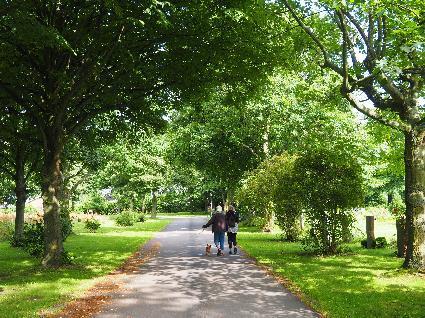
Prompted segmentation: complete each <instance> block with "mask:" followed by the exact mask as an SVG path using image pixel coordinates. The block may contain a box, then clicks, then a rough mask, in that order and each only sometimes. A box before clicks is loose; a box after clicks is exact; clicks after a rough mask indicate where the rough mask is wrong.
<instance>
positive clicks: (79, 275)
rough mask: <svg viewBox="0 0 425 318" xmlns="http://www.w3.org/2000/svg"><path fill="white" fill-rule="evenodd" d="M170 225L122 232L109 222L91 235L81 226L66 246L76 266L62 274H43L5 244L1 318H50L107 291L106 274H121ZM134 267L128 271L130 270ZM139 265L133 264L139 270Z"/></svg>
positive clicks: (0, 262) (1, 249) (149, 224)
mask: <svg viewBox="0 0 425 318" xmlns="http://www.w3.org/2000/svg"><path fill="white" fill-rule="evenodd" d="M169 222H170V220H147V221H146V222H145V223H137V224H136V225H134V226H131V227H117V226H115V225H114V224H113V222H112V221H108V222H107V223H106V224H103V225H102V227H101V228H100V229H99V231H98V233H89V232H88V231H86V230H85V229H84V227H83V224H81V223H77V224H76V226H75V228H74V231H75V233H76V234H75V235H71V236H70V237H69V238H68V240H67V241H66V242H65V249H66V250H67V251H69V252H70V253H71V254H72V255H73V256H74V257H75V260H74V263H75V264H74V265H73V266H69V267H64V268H60V269H57V270H47V269H43V268H42V267H41V266H40V264H39V261H37V260H35V259H33V258H31V257H29V256H28V255H27V254H26V253H25V252H23V251H21V250H19V249H13V248H11V247H9V245H8V243H6V242H0V317H8V318H14V317H16V318H18V317H19V318H26V317H39V316H40V315H41V316H42V317H43V316H44V317H45V316H47V315H51V314H53V313H55V312H58V311H59V310H60V309H61V308H60V304H63V303H65V302H67V301H70V300H72V299H75V298H79V297H82V296H83V295H84V292H85V291H87V290H88V289H90V288H91V287H93V286H97V285H96V284H100V285H98V287H99V288H102V287H101V286H102V282H103V281H104V275H107V274H109V273H111V272H113V271H115V270H117V268H119V267H120V266H121V265H122V264H123V263H124V262H125V261H126V259H128V258H129V257H130V256H131V255H132V254H133V253H134V252H135V251H136V250H137V249H138V247H139V246H141V245H143V244H144V243H146V242H147V241H148V240H150V239H151V238H152V237H153V235H154V234H155V233H156V232H157V231H160V230H162V229H163V228H164V227H165V226H166V225H167V224H168V223H169ZM131 259H132V258H131ZM128 262H130V263H131V261H128ZM128 262H127V263H124V265H122V266H123V267H122V268H126V269H128V268H129V267H128V266H130V265H128V266H127V265H125V264H128ZM126 266H127V267H126ZM134 266H135V264H134V263H133V269H134ZM118 272H119V271H118ZM103 286H104V289H109V290H112V289H113V288H115V287H112V286H105V285H103ZM98 300H99V301H100V302H103V301H104V300H105V299H103V298H99V299H98ZM73 317H74V316H73Z"/></svg>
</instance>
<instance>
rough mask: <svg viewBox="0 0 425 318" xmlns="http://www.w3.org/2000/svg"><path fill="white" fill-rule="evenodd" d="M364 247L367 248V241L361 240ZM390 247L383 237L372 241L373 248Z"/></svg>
mask: <svg viewBox="0 0 425 318" xmlns="http://www.w3.org/2000/svg"><path fill="white" fill-rule="evenodd" d="M360 244H361V245H362V247H364V248H367V239H364V240H361V242H360ZM387 246H388V242H387V239H386V238H385V237H383V236H380V237H377V238H376V239H374V240H373V241H372V248H384V247H387Z"/></svg>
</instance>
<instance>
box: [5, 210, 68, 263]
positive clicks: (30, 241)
mask: <svg viewBox="0 0 425 318" xmlns="http://www.w3.org/2000/svg"><path fill="white" fill-rule="evenodd" d="M61 223H62V240H63V241H65V240H66V239H67V237H68V236H69V235H70V234H71V233H72V223H71V220H69V218H66V217H64V216H61ZM10 244H11V245H12V246H15V247H21V248H22V249H23V250H24V251H27V252H28V253H29V254H30V255H31V256H34V257H37V258H38V257H41V256H43V252H44V222H43V218H42V217H41V215H37V216H36V218H34V219H33V221H32V222H30V223H25V224H24V232H23V236H22V239H21V240H20V241H19V242H17V241H15V240H14V238H13V237H11V239H10ZM64 255H65V256H64V260H63V261H64V264H68V263H69V261H70V259H68V258H69V256H68V255H67V254H64Z"/></svg>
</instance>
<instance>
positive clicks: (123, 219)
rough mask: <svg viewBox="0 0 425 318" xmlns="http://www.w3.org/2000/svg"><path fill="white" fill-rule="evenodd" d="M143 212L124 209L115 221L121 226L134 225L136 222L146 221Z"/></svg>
mask: <svg viewBox="0 0 425 318" xmlns="http://www.w3.org/2000/svg"><path fill="white" fill-rule="evenodd" d="M144 220H145V218H144V215H143V214H140V213H136V212H133V211H127V210H125V211H122V212H121V213H120V214H118V216H117V217H116V219H115V222H116V223H117V224H118V225H120V226H133V225H134V224H135V223H136V222H144Z"/></svg>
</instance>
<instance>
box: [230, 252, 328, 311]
mask: <svg viewBox="0 0 425 318" xmlns="http://www.w3.org/2000/svg"><path fill="white" fill-rule="evenodd" d="M238 248H239V249H240V250H241V251H242V252H243V257H245V258H247V259H249V260H251V261H252V262H253V263H254V265H255V266H257V267H258V268H259V269H261V270H262V271H263V272H265V274H266V275H268V276H271V277H273V279H274V280H275V281H276V282H277V283H278V284H279V285H281V286H282V287H284V288H285V289H287V290H288V291H289V292H290V293H291V294H292V295H294V296H295V297H296V298H297V299H298V300H299V301H301V302H302V303H303V304H304V305H305V306H307V308H308V309H310V310H311V311H312V312H314V313H316V314H318V315H319V318H328V317H329V316H328V315H327V314H326V313H323V312H321V311H319V310H318V309H316V308H315V307H316V306H315V302H314V299H312V298H311V297H309V296H307V295H306V294H305V293H304V292H303V291H302V290H301V289H300V287H299V286H298V285H297V284H295V283H294V282H293V281H291V280H290V279H288V278H287V277H284V276H282V275H280V274H278V273H276V272H275V271H274V270H273V267H272V266H268V265H265V264H262V263H260V261H259V260H258V259H257V258H255V257H254V256H252V255H251V254H250V253H248V252H247V251H246V250H245V248H244V247H243V246H242V245H238Z"/></svg>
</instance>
